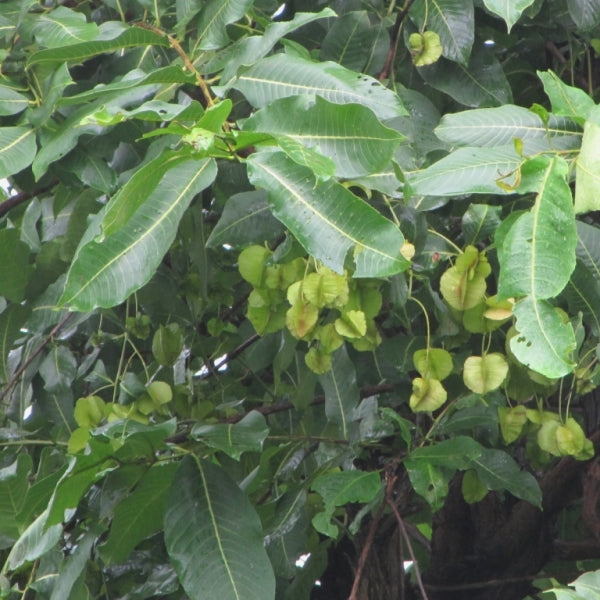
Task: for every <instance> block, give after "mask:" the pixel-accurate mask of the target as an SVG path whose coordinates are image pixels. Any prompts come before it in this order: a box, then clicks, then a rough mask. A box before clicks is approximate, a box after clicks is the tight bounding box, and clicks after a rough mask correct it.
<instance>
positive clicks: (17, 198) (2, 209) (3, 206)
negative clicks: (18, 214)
mask: <svg viewBox="0 0 600 600" xmlns="http://www.w3.org/2000/svg"><path fill="white" fill-rule="evenodd" d="M55 185H56V182H54V183H52V184H50V185H46V186H44V187H42V188H40V189H39V190H33V191H32V192H19V193H18V194H15V195H14V196H10V197H9V198H7V199H6V200H4V202H0V218H2V217H3V216H4V215H5V214H7V213H8V212H10V211H11V210H12V209H13V208H15V207H17V206H19V205H20V204H23V203H24V202H27V201H28V200H31V199H32V198H35V197H36V196H39V195H40V194H45V193H46V192H49V191H50V190H51V189H52V188H53V187H54V186H55Z"/></svg>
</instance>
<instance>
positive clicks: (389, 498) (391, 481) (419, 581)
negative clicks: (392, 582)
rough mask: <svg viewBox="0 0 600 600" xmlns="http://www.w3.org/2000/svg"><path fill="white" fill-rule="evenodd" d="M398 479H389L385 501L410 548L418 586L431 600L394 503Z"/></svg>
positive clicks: (394, 477)
mask: <svg viewBox="0 0 600 600" xmlns="http://www.w3.org/2000/svg"><path fill="white" fill-rule="evenodd" d="M396 479H397V477H396V476H395V475H394V476H389V477H388V481H387V485H386V487H385V501H386V502H387V504H388V506H389V507H390V508H391V509H392V511H393V513H394V516H395V517H396V521H397V522H398V527H399V528H400V532H401V533H402V537H403V538H404V541H405V542H406V547H407V548H408V552H409V554H410V558H411V560H412V563H413V567H414V569H415V577H416V578H417V585H418V586H419V590H420V591H421V596H422V598H423V600H429V598H428V596H427V592H426V591H425V586H424V585H423V579H422V578H421V570H420V569H419V563H418V562H417V558H416V556H415V553H414V550H413V547H412V542H411V541H410V536H409V535H408V531H407V530H406V525H405V524H404V519H402V516H401V515H400V511H399V510H398V507H397V506H396V503H395V502H394V497H393V491H394V485H395V483H396Z"/></svg>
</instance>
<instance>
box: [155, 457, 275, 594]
mask: <svg viewBox="0 0 600 600" xmlns="http://www.w3.org/2000/svg"><path fill="white" fill-rule="evenodd" d="M164 530H165V542H166V545H167V552H168V553H169V556H170V557H171V561H172V563H173V565H174V567H175V570H176V571H177V574H178V576H179V580H180V581H181V584H182V586H183V589H184V590H185V592H186V593H187V594H188V596H190V598H194V600H214V599H215V598H220V600H273V598H274V597H275V577H274V575H273V570H272V568H271V564H270V562H269V559H268V557H267V554H266V552H265V549H264V546H263V534H262V529H261V524H260V520H259V518H258V516H257V514H256V512H255V511H254V509H253V507H252V505H251V504H250V502H249V500H248V498H246V496H245V495H244V493H243V492H242V491H241V490H240V488H239V487H238V486H237V485H236V484H235V483H234V482H233V481H232V480H231V479H230V478H229V477H228V476H227V474H226V473H225V472H224V471H223V470H222V469H221V468H219V467H217V466H215V465H214V464H212V463H210V462H208V461H203V460H199V459H197V458H196V457H187V458H185V459H184V460H183V461H182V463H181V465H180V466H179V468H178V470H177V472H176V474H175V479H174V481H173V487H172V492H171V496H170V498H169V501H168V504H167V511H166V514H165V519H164Z"/></svg>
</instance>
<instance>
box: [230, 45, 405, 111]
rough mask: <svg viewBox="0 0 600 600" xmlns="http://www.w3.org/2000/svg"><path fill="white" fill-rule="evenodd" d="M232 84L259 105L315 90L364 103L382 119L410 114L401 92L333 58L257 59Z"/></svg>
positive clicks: (347, 101) (333, 99)
mask: <svg viewBox="0 0 600 600" xmlns="http://www.w3.org/2000/svg"><path fill="white" fill-rule="evenodd" d="M233 87H235V88H236V89H237V90H239V91H240V92H241V93H242V94H244V96H245V97H246V99H247V100H248V102H250V104H252V105H253V106H255V107H257V108H261V107H263V106H266V105H267V104H269V103H270V102H272V101H273V100H277V99H279V98H287V97H288V96H297V95H298V94H312V95H317V96H321V97H323V98H325V100H328V101H329V102H335V103H336V104H362V105H363V106H366V107H367V108H370V109H371V110H372V111H373V112H374V113H375V114H376V115H377V116H378V117H379V118H380V119H393V118H394V117H398V116H401V115H406V114H407V113H406V109H405V108H404V107H403V106H402V103H401V102H400V99H399V98H398V96H397V95H396V94H394V92H392V91H391V90H388V89H387V88H385V87H384V86H383V85H382V84H381V83H379V82H378V81H377V80H376V79H373V78H372V77H369V76H367V75H361V74H359V73H355V72H354V71H350V70H348V69H345V68H344V67H342V66H341V65H338V64H336V63H333V62H324V63H316V62H312V61H310V60H306V59H304V58H300V57H298V56H290V55H287V54H276V55H275V56H271V57H269V58H265V59H263V60H260V61H258V62H257V63H256V64H255V65H253V66H252V67H250V68H249V69H248V70H247V71H244V72H243V73H242V74H240V75H239V76H238V78H237V80H236V81H235V82H234V83H233Z"/></svg>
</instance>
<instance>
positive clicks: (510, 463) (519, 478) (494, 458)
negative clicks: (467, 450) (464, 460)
mask: <svg viewBox="0 0 600 600" xmlns="http://www.w3.org/2000/svg"><path fill="white" fill-rule="evenodd" d="M471 463H472V465H473V468H474V469H475V470H476V471H477V475H478V477H479V479H480V480H481V481H482V482H483V483H484V484H485V485H486V486H487V488H488V489H489V490H506V491H507V492H509V493H510V494H512V495H513V496H515V497H516V498H520V499H522V500H526V501H527V502H530V503H531V504H533V505H534V506H537V507H538V508H541V506H542V492H541V490H540V487H539V485H538V483H537V481H536V480H535V478H534V477H533V475H531V473H528V472H527V471H522V470H521V469H520V468H519V465H518V464H517V463H516V462H515V461H514V459H513V458H511V456H510V455H509V454H507V453H506V452H504V451H502V450H494V449H493V448H482V451H481V455H480V456H478V457H475V458H472V459H471Z"/></svg>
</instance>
